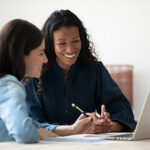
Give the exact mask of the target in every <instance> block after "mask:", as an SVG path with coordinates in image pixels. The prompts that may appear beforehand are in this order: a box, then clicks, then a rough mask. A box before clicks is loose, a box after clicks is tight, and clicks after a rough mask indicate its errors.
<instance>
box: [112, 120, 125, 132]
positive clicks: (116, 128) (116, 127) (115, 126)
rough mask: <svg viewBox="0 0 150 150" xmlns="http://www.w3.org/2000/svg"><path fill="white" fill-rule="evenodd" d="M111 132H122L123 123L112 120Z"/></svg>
mask: <svg viewBox="0 0 150 150" xmlns="http://www.w3.org/2000/svg"><path fill="white" fill-rule="evenodd" d="M111 126H112V127H111V132H121V131H123V124H121V123H119V122H116V121H111Z"/></svg>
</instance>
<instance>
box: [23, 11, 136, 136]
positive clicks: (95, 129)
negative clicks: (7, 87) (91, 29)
mask: <svg viewBox="0 0 150 150" xmlns="http://www.w3.org/2000/svg"><path fill="white" fill-rule="evenodd" d="M43 33H44V37H45V52H46V55H47V57H48V62H49V63H48V65H47V70H46V71H45V72H44V73H43V75H42V78H41V79H40V80H37V79H33V80H32V81H31V82H30V83H29V84H28V85H26V90H27V100H26V102H27V106H28V111H29V114H30V116H31V117H32V118H33V119H35V120H36V121H38V122H39V127H44V128H46V129H47V130H50V131H53V132H54V133H56V134H58V135H70V134H81V133H105V132H110V131H111V132H117V131H133V130H134V128H135V125H136V122H135V120H134V116H133V112H132V109H131V106H130V104H129V102H128V100H127V99H126V97H125V96H124V95H123V93H122V92H121V90H120V89H119V87H118V85H117V84H116V83H115V82H114V81H113V80H112V78H111V76H110V74H109V73H108V71H107V70H106V68H105V66H104V65H103V63H102V62H101V61H98V60H97V58H96V57H95V49H94V48H93V43H92V42H91V41H90V40H89V36H88V34H87V31H86V29H85V27H84V26H83V23H82V21H81V20H80V19H79V18H78V17H77V16H76V15H75V14H74V13H72V12H71V11H69V10H59V11H54V12H53V13H52V14H51V15H50V17H49V18H48V19H47V20H46V22H45V24H44V26H43ZM41 83H42V84H41ZM37 91H38V92H37ZM39 91H40V92H39ZM72 103H75V104H76V105H77V106H79V107H80V108H81V109H83V110H84V111H85V112H90V113H89V114H88V115H89V116H91V117H92V118H90V117H84V116H79V115H80V113H79V112H78V111H76V110H74V109H73V108H72V107H71V104H72ZM103 104H104V105H103ZM96 111H97V112H98V113H99V114H101V117H99V116H97V115H96V113H95V112H96ZM108 112H109V113H108ZM92 119H93V122H92V121H91V120H92Z"/></svg>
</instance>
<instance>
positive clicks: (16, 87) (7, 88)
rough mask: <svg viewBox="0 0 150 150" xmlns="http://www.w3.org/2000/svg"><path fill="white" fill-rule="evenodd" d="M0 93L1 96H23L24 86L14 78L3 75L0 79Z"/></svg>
mask: <svg viewBox="0 0 150 150" xmlns="http://www.w3.org/2000/svg"><path fill="white" fill-rule="evenodd" d="M0 93H1V95H3V96H5V95H11V96H13V95H16V94H19V95H21V96H25V89H24V86H23V85H22V84H21V82H19V81H18V80H17V78H16V77H15V76H12V75H5V76H4V77H2V78H1V79H0Z"/></svg>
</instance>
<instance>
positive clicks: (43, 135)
mask: <svg viewBox="0 0 150 150" xmlns="http://www.w3.org/2000/svg"><path fill="white" fill-rule="evenodd" d="M38 130H39V133H40V140H42V139H44V138H47V137H57V136H58V135H57V134H55V133H53V132H50V131H48V130H45V129H43V128H39V129H38Z"/></svg>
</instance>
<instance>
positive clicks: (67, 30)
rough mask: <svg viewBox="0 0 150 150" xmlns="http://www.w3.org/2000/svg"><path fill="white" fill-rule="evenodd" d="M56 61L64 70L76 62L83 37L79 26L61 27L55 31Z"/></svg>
mask: <svg viewBox="0 0 150 150" xmlns="http://www.w3.org/2000/svg"><path fill="white" fill-rule="evenodd" d="M53 38H54V49H55V54H56V61H57V63H58V65H59V66H60V67H61V68H62V69H63V70H69V68H70V67H71V66H72V65H73V64H74V63H75V62H76V60H77V58H78V56H79V53H80V50H81V39H80V35H79V30H78V28H77V27H74V26H72V27H61V28H60V29H59V30H56V31H55V32H54V33H53Z"/></svg>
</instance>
